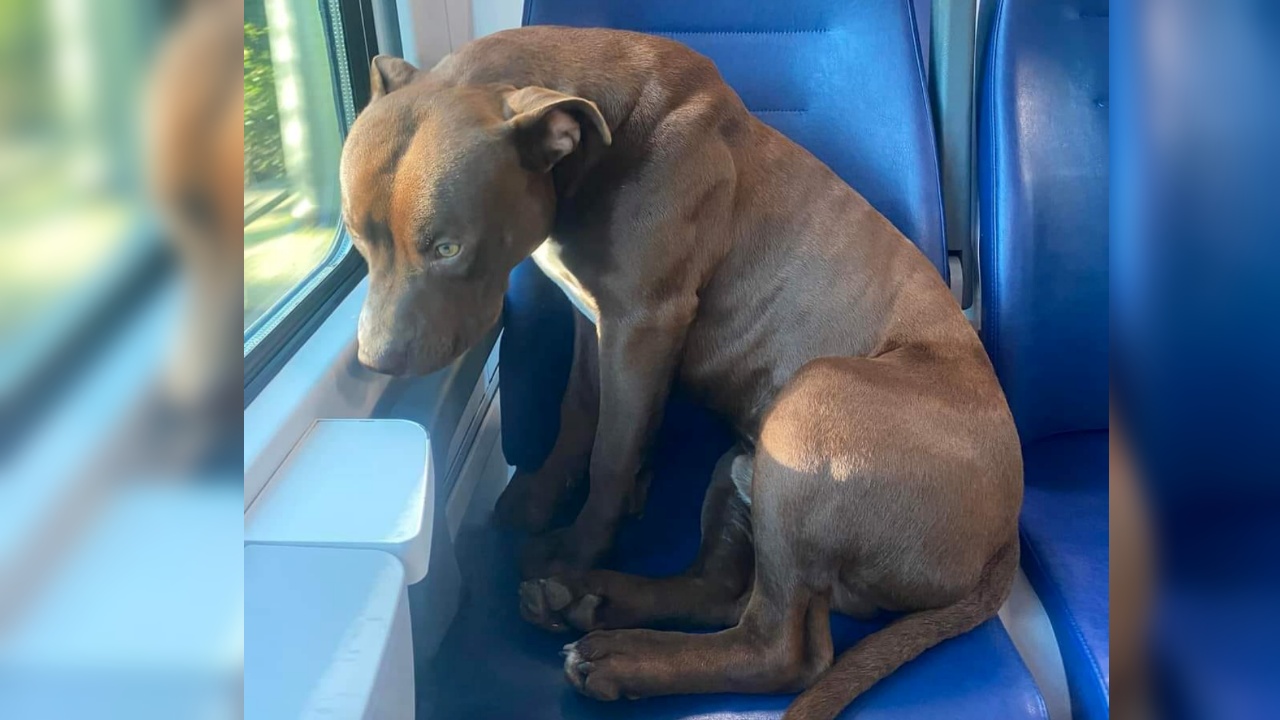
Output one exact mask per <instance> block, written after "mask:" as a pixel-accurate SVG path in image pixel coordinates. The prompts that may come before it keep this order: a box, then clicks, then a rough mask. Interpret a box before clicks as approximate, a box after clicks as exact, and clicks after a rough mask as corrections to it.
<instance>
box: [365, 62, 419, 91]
mask: <svg viewBox="0 0 1280 720" xmlns="http://www.w3.org/2000/svg"><path fill="white" fill-rule="evenodd" d="M416 77H418V68H416V67H414V66H412V65H410V64H409V63H408V62H406V61H405V60H404V59H403V58H398V57H394V56H391V55H378V56H377V57H375V58H374V59H373V63H372V64H371V65H370V66H369V90H370V92H369V102H373V101H374V100H377V99H378V98H380V97H382V96H383V95H386V94H387V93H389V92H394V91H396V90H399V89H400V88H402V87H404V86H405V85H408V84H409V83H411V82H413V80H414V78H416Z"/></svg>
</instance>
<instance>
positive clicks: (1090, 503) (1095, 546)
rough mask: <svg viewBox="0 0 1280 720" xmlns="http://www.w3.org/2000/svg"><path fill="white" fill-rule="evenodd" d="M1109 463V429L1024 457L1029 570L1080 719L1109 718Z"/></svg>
mask: <svg viewBox="0 0 1280 720" xmlns="http://www.w3.org/2000/svg"><path fill="white" fill-rule="evenodd" d="M1108 458H1109V453H1108V434H1107V433H1106V432H1105V431H1095V432H1082V433H1067V434H1063V435H1055V436H1053V437H1051V438H1047V439H1045V440H1041V441H1039V442H1035V443H1032V444H1031V445H1029V446H1027V447H1026V448H1025V449H1024V451H1023V461H1024V463H1025V467H1026V478H1027V487H1026V495H1025V497H1024V499H1023V505H1022V567H1023V570H1024V571H1025V572H1026V574H1027V579H1028V580H1029V581H1030V582H1031V585H1032V587H1034V588H1035V590H1036V594H1037V595H1038V596H1039V597H1040V602H1041V603H1042V604H1043V605H1044V608H1045V612H1046V613H1047V614H1048V615H1049V620H1050V622H1051V623H1052V624H1053V632H1054V635H1055V636H1056V637H1057V639H1058V647H1059V650H1060V651H1061V653H1062V662H1063V666H1064V668H1065V669H1066V671H1067V673H1068V687H1067V690H1068V692H1069V693H1070V695H1071V707H1072V709H1073V714H1074V716H1075V717H1077V718H1090V719H1092V718H1106V717H1108V707H1109V702H1108V698H1109V695H1110V675H1109V667H1110V666H1109V662H1108V658H1109V648H1110V642H1109V640H1110V604H1109V600H1110V595H1109V593H1108V589H1109V587H1110V580H1109V575H1108V572H1109V569H1110V565H1109V564H1108V557H1109V551H1110V546H1109V544H1108V538H1109V533H1108V525H1107V523H1108V521H1109V514H1108V512H1107V500H1108V494H1107V479H1108V476H1107V467H1108Z"/></svg>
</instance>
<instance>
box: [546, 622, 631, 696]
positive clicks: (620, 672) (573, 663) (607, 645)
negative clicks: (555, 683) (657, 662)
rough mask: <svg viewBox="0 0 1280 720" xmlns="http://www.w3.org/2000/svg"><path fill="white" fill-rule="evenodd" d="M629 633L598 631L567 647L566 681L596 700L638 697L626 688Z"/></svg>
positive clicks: (564, 653) (565, 660)
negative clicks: (627, 635) (627, 636)
mask: <svg viewBox="0 0 1280 720" xmlns="http://www.w3.org/2000/svg"><path fill="white" fill-rule="evenodd" d="M627 632H628V631H626V630H622V631H597V632H593V633H591V634H590V635H587V636H586V637H584V638H582V639H581V640H579V641H577V642H574V643H569V644H568V645H565V646H564V650H563V651H562V653H563V655H564V677H565V679H566V680H568V681H569V684H570V685H572V686H573V687H574V688H575V689H577V691H578V692H580V693H582V694H583V695H586V696H587V697H591V698H595V699H596V700H617V699H618V698H620V697H626V698H632V699H634V698H635V697H637V696H636V695H635V694H633V693H631V692H630V691H629V689H628V688H627V686H626V679H627V676H628V675H627V673H628V672H629V670H628V665H629V664H630V663H629V661H628V655H627V652H626V639H625V634H626V633H627Z"/></svg>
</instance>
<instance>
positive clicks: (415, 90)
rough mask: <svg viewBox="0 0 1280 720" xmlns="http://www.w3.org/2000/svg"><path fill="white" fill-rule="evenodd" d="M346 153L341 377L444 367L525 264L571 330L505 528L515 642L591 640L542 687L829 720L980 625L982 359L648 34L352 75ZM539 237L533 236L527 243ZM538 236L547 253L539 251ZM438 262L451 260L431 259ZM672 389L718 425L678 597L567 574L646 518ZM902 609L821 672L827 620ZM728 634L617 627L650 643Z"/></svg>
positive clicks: (664, 583)
mask: <svg viewBox="0 0 1280 720" xmlns="http://www.w3.org/2000/svg"><path fill="white" fill-rule="evenodd" d="M373 75H374V86H375V95H376V96H377V97H376V99H375V101H374V102H373V103H372V104H371V106H370V108H369V109H368V110H366V111H365V113H364V114H363V115H362V116H361V118H360V119H359V121H357V123H356V126H355V127H354V128H353V129H352V132H351V135H350V139H349V141H348V145H347V147H346V149H345V151H344V158H343V191H344V192H343V197H344V209H345V211H346V213H347V219H348V222H349V224H350V225H351V227H352V230H353V232H354V233H355V234H356V235H358V236H359V239H358V241H357V247H358V248H359V249H360V251H361V252H362V253H364V255H365V257H366V258H368V259H369V263H370V276H371V284H370V295H369V301H368V302H367V303H366V307H365V311H364V313H362V318H361V333H360V352H361V359H362V360H363V361H364V362H366V364H369V365H370V366H371V367H374V368H375V369H380V370H384V371H389V372H397V373H403V372H426V371H430V370H432V369H435V368H437V367H441V366H442V365H444V364H446V363H448V362H450V361H451V360H452V359H453V358H455V357H456V356H457V355H458V354H459V353H461V352H462V351H463V350H465V349H466V347H469V346H470V344H473V343H474V342H475V341H476V340H477V339H478V338H479V337H480V336H481V335H482V334H483V332H484V331H485V330H486V329H487V328H489V327H490V326H491V325H492V324H493V322H494V321H495V319H496V317H497V315H498V309H499V308H500V307H501V299H502V291H503V289H504V288H505V283H506V277H507V273H508V272H509V271H510V270H511V269H512V267H514V265H515V264H516V263H517V262H519V261H520V260H521V259H523V258H525V257H528V256H529V255H530V254H531V253H533V252H534V251H535V249H538V248H539V246H541V249H538V254H537V255H535V257H536V258H537V259H538V260H539V263H540V264H542V265H543V267H544V269H547V270H548V271H549V274H552V275H553V276H554V277H556V279H558V280H559V281H560V282H561V283H562V285H563V286H565V287H566V288H567V289H568V291H569V292H570V293H571V294H572V295H574V296H575V297H576V299H577V301H578V303H579V304H580V306H581V307H583V308H584V310H586V311H587V312H591V313H593V314H595V315H597V316H598V320H597V323H596V326H595V328H594V329H592V328H591V327H590V325H589V324H585V322H586V321H585V320H581V319H580V321H579V322H580V323H584V324H583V325H580V328H579V332H578V333H577V340H576V343H577V349H576V352H575V363H574V366H575V367H574V375H573V377H572V379H571V387H570V391H569V393H568V394H567V396H566V400H565V403H566V405H565V407H566V410H572V411H573V412H572V413H567V414H566V417H567V418H568V420H567V421H566V423H567V424H566V426H565V428H563V429H562V432H561V436H560V439H559V441H558V442H557V445H556V448H555V450H554V451H553V453H552V456H551V458H549V459H548V461H547V463H546V464H545V465H544V466H543V468H542V470H539V471H537V472H533V473H524V474H522V475H521V476H520V477H519V478H518V479H517V481H516V482H514V483H513V484H512V486H511V487H510V488H509V489H508V494H507V496H506V497H504V498H503V500H502V502H501V503H500V508H499V510H500V514H501V516H502V517H504V518H507V519H508V520H510V521H512V522H514V523H517V524H523V525H525V526H527V527H530V528H531V529H535V530H545V529H546V527H547V525H548V524H549V523H550V517H551V515H552V510H553V508H554V506H555V504H556V501H557V497H558V495H559V494H560V493H561V491H562V490H563V488H564V487H565V486H566V484H567V483H568V482H570V481H571V480H572V479H574V478H575V477H578V476H581V475H582V474H583V473H584V471H585V474H586V475H587V477H588V479H589V493H588V498H587V500H586V504H585V505H584V506H583V508H582V510H581V511H580V512H579V513H578V515H577V518H576V519H575V520H574V522H573V523H572V524H571V525H570V526H568V527H567V528H565V529H563V530H559V531H552V532H548V533H546V534H544V535H542V536H540V537H539V538H536V539H535V541H534V543H533V545H532V547H531V549H530V551H529V553H528V555H527V557H526V561H525V567H526V572H527V574H528V576H529V577H531V578H532V579H531V580H530V581H528V582H526V583H525V584H524V585H523V586H522V587H521V597H522V609H523V612H524V614H525V616H526V617H527V618H528V619H529V620H531V621H533V622H535V623H538V624H541V625H543V626H546V627H549V628H553V629H559V628H562V627H565V626H573V627H576V628H578V629H581V630H588V631H591V632H590V634H588V635H587V636H586V637H584V638H582V639H581V640H579V641H577V642H576V643H573V644H571V645H569V646H566V654H567V658H566V661H565V675H566V677H567V679H568V680H569V681H570V682H571V683H572V684H573V685H574V686H575V687H576V688H578V689H579V690H580V691H581V692H583V693H584V694H587V695H590V696H593V697H596V698H600V699H606V700H609V699H615V698H619V697H644V696H650V695H662V694H671V693H688V692H724V691H735V692H783V691H798V690H806V688H807V690H806V691H805V692H804V694H802V695H801V696H800V698H799V699H798V700H797V701H796V703H795V704H794V705H793V706H792V707H791V709H790V710H789V712H788V717H791V718H830V717H834V716H835V715H836V714H837V713H838V712H839V711H840V709H841V708H843V707H844V706H845V705H846V704H848V702H850V701H851V700H852V699H853V698H854V697H855V696H856V695H857V694H858V693H860V692H862V691H863V690H865V689H866V688H867V687H870V686H871V685H872V684H873V683H875V682H876V681H877V680H879V679H880V678H882V677H884V676H885V675H887V674H888V673H890V672H892V671H893V670H894V669H895V668H897V667H898V666H900V665H901V664H902V663H904V662H906V661H908V660H910V659H911V658H913V657H915V656H916V655H918V654H919V653H921V652H923V651H924V650H926V649H927V648H929V647H931V646H933V645H935V644H937V643H938V642H941V641H942V640H945V639H947V638H949V637H953V636H955V635H957V634H960V633H963V632H966V631H968V630H970V629H971V628H973V627H975V626H976V625H978V624H980V623H981V622H983V621H985V620H987V619H989V618H991V617H992V616H993V615H994V614H995V612H996V610H997V609H998V608H999V606H1000V604H1001V603H1002V602H1003V600H1004V598H1005V597H1006V596H1007V594H1008V592H1009V588H1010V584H1011V582H1012V578H1013V575H1014V572H1015V571H1016V567H1017V562H1018V546H1017V515H1018V511H1019V508H1020V506H1021V501H1022V465H1021V455H1020V452H1019V446H1018V439H1017V434H1016V431H1015V429H1014V425H1013V421H1012V418H1011V416H1010V414H1009V410H1008V407H1007V404H1006V402H1005V399H1004V395H1003V393H1002V392H1001V390H1000V386H999V384H998V383H997V381H996V378H995V375H994V373H993V371H992V368H991V364H990V363H989V361H988V360H987V357H986V355H985V353H984V352H983V349H982V347H981V344H980V343H979V341H978V339H977V336H976V335H975V333H974V332H973V330H972V328H971V327H970V326H969V324H968V323H967V322H966V321H965V318H964V317H963V315H962V314H961V312H960V310H959V308H958V307H957V306H956V304H955V302H954V300H953V299H952V297H951V295H950V293H949V292H948V289H947V288H946V287H945V285H944V284H943V283H942V281H941V278H940V277H939V274H938V273H937V271H936V270H935V269H934V268H933V266H932V265H931V264H930V263H929V262H928V260H926V259H925V257H924V256H923V255H922V254H921V253H920V251H919V250H918V249H916V248H915V247H914V246H913V245H912V244H911V243H910V242H909V241H908V240H907V239H906V238H905V237H903V236H902V234H901V233H899V232H898V231H897V230H896V229H895V228H894V227H893V225H892V224H890V223H889V222H888V221H887V220H886V219H885V218H884V217H883V216H881V215H880V214H879V213H878V212H876V211H875V210H874V209H873V208H872V207H871V206H870V205H869V204H868V203H867V201H866V200H865V199H864V198H862V196H860V195H859V194H858V193H856V192H855V191H853V190H852V189H851V188H850V187H849V186H848V185H846V184H845V183H844V182H842V181H841V180H840V179H839V178H838V177H837V176H836V175H835V174H834V173H832V172H831V170H830V169H828V168H827V167H826V166H824V165H823V164H822V163H821V162H819V161H818V160H817V159H816V158H814V157H813V156H812V155H810V154H809V153H808V152H806V151H804V150H803V149H801V148H800V147H798V146H797V145H795V144H794V143H792V142H791V141H789V140H788V139H787V138H785V137H784V136H782V135H781V134H780V133H778V132H777V131H775V130H773V129H771V128H769V127H768V126H766V125H764V124H763V123H761V122H759V121H757V120H756V119H755V118H753V117H752V116H751V115H750V114H749V113H748V112H747V110H746V108H745V107H744V106H743V104H742V102H741V100H740V99H739V98H738V96H737V95H736V94H735V93H734V92H733V91H732V90H731V89H729V87H728V86H727V85H725V83H724V82H723V80H722V79H721V78H720V75H719V73H718V72H717V71H716V68H715V66H714V65H713V64H712V63H711V62H710V61H709V60H707V59H706V58H704V57H702V56H700V55H698V54H696V53H694V52H692V51H691V50H689V49H688V48H686V47H684V46H682V45H680V44H678V43H675V42H671V41H668V40H665V39H660V38H655V37H650V36H645V35H640V34H635V33H623V32H616V31H606V30H581V29H577V30H571V29H565V28H551V27H538V28H523V29H519V30H512V31H508V32H502V33H497V34H495V35H492V36H489V37H486V38H483V39H481V40H477V41H475V42H473V43H470V44H469V45H467V46H465V47H464V48H463V49H461V50H460V51H459V52H457V53H455V54H454V55H451V56H450V57H448V58H446V59H445V60H444V61H442V62H441V63H440V64H439V65H438V66H437V67H435V68H434V69H433V70H431V71H430V72H426V73H422V72H417V71H415V70H413V68H411V67H410V66H408V65H406V64H404V63H403V62H402V61H396V60H394V59H391V58H379V59H378V60H376V61H375V63H374V70H373ZM548 238H549V239H548ZM544 239H546V242H545V244H544ZM455 251H456V252H455ZM673 382H680V383H682V384H683V385H684V386H685V387H687V388H688V389H689V390H690V391H691V392H692V393H694V394H695V395H696V396H697V397H698V398H700V399H701V401H702V402H704V403H705V404H706V405H707V406H708V407H710V408H711V409H712V410H713V411H715V412H716V413H718V414H719V415H720V416H722V417H724V418H725V419H727V420H728V421H729V422H731V423H732V424H733V426H734V427H735V428H736V429H737V431H738V434H739V437H740V446H739V447H737V448H735V450H733V451H731V452H730V453H729V454H727V455H726V456H725V458H724V459H723V460H722V461H721V463H720V464H719V465H718V466H717V469H716V472H715V477H714V478H713V480H712V484H711V487H710V489H709V491H708V493H707V497H706V501H705V505H704V509H703V546H702V549H701V551H700V553H699V557H698V560H697V561H696V562H695V564H694V566H693V567H691V568H690V570H689V571H688V572H687V573H685V574H684V575H682V576H678V577H675V578H667V579H648V578H638V577H634V576H629V575H623V574H619V573H612V572H607V571H600V570H593V569H592V568H593V566H594V565H595V564H596V562H597V561H598V560H599V559H600V557H601V556H602V555H603V554H604V552H605V551H607V550H608V548H609V546H610V544H611V541H612V537H613V533H614V530H615V529H616V527H617V523H618V521H619V519H620V517H621V516H623V515H624V514H625V513H626V512H628V511H634V510H636V509H638V508H640V507H642V506H643V498H644V483H643V482H637V478H639V477H642V468H643V462H644V459H645V454H646V452H647V450H648V448H649V444H650V441H651V439H652V437H653V435H654V431H655V427H656V424H657V422H658V419H659V418H660V417H661V414H662V409H663V406H664V403H665V400H666V397H667V393H668V390H669V388H670V387H671V385H672V383H673ZM831 609H835V610H838V611H842V612H847V613H851V614H857V615H865V614H869V613H872V612H875V611H877V610H893V611H899V612H903V613H906V614H905V615H904V616H903V617H902V618H901V619H899V620H898V621H896V622H894V623H893V624H891V625H889V626H888V627H886V628H885V629H883V630H881V631H879V632H877V633H875V634H873V635H871V636H869V637H868V638H866V639H864V640H863V641H862V642H861V643H859V644H858V645H856V646H855V647H854V648H852V649H851V650H849V651H848V652H846V653H845V654H843V655H842V656H841V657H840V658H839V659H833V651H832V645H831V638H830V632H829V628H828V625H827V614H828V612H829V610H831ZM671 621H676V622H685V623H692V624H698V625H703V626H709V627H724V628H727V629H724V630H721V631H720V632H716V633H711V634H685V633H678V632H659V631H655V630H648V629H636V628H641V627H644V626H653V625H656V624H658V623H665V622H671Z"/></svg>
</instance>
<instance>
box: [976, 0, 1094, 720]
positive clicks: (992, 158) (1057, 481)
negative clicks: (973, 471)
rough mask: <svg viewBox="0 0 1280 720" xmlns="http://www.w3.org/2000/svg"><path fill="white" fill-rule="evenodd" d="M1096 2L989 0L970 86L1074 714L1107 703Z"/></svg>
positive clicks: (987, 299) (1032, 513)
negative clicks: (979, 76) (980, 56)
mask: <svg viewBox="0 0 1280 720" xmlns="http://www.w3.org/2000/svg"><path fill="white" fill-rule="evenodd" d="M1108 11H1109V9H1108V3H1107V1H1106V0H999V2H998V4H997V6H996V9H995V15H994V19H993V21H992V26H991V29H990V34H989V37H988V42H987V46H986V62H985V65H984V70H983V81H982V87H981V98H980V106H979V107H980V110H979V113H980V129H979V148H978V158H979V174H980V178H979V204H980V214H981V228H982V229H981V239H980V254H981V273H982V274H981V278H982V295H983V297H982V303H983V311H982V336H983V341H984V342H985V344H986V346H987V350H988V352H989V353H990V355H991V358H992V361H993V362H994V364H995V367H996V372H997V374H998V375H999V377H1000V380H1001V384H1002V385H1003V386H1004V389H1005V392H1006V394H1007V395H1008V398H1009V405H1010V407H1011V408H1012V409H1013V414H1014V418H1015V420H1016V421H1017V424H1018V431H1019V433H1020V436H1021V439H1022V443H1023V455H1024V462H1025V468H1026V496H1025V500H1024V505H1023V513H1022V540H1023V568H1024V570H1025V571H1026V574H1027V577H1028V579H1029V580H1030V581H1031V583H1032V586H1033V587H1034V588H1035V590H1036V592H1037V594H1038V595H1039V596H1040V599H1041V601H1042V602H1043V604H1044V607H1045V610H1046V611H1047V613H1048V614H1049V618H1050V621H1051V622H1052V623H1053V627H1054V632H1055V635H1056V637H1057V641H1058V645H1059V648H1060V650H1061V653H1062V658H1063V663H1064V666H1065V669H1066V672H1067V683H1068V690H1069V692H1070V695H1071V702H1072V708H1073V715H1074V716H1075V717H1077V718H1105V717H1107V716H1108V706H1109V687H1110V681H1109V677H1108V667H1109V666H1108V632H1109V618H1108V613H1109V598H1108V494H1107V491H1108V485H1107V475H1108V462H1107V461H1108V433H1107V427H1108V364H1107V353H1108V314H1107V302H1108V240H1109V230H1108V219H1109V216H1108V189H1109V188H1108V117H1107V104H1108V97H1107V93H1108V75H1107V70H1108V51H1107V25H1108V19H1107V18H1108Z"/></svg>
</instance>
